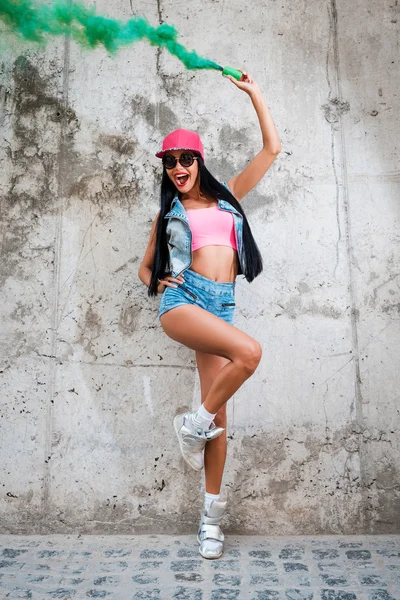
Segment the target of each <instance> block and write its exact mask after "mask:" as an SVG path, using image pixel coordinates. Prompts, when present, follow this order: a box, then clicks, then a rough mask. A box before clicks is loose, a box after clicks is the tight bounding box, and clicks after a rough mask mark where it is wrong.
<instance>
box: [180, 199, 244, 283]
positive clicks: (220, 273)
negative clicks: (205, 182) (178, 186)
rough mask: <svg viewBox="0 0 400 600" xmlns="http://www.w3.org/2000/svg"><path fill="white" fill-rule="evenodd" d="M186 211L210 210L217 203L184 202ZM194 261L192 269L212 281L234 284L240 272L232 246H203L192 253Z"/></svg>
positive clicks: (237, 259)
mask: <svg viewBox="0 0 400 600" xmlns="http://www.w3.org/2000/svg"><path fill="white" fill-rule="evenodd" d="M182 204H183V206H184V208H185V210H197V209H198V208H210V207H211V206H217V205H218V204H217V202H209V203H203V202H198V201H196V202H190V201H189V200H188V201H185V202H182ZM192 257H193V261H192V264H191V265H190V267H189V268H190V269H191V270H192V271H195V272H196V273H199V275H203V277H207V278H208V279H212V280H213V281H219V282H227V283H232V282H233V281H235V279H236V277H237V274H238V271H239V258H238V253H237V250H235V248H232V247H231V246H203V247H202V248H198V250H194V251H193V252H192Z"/></svg>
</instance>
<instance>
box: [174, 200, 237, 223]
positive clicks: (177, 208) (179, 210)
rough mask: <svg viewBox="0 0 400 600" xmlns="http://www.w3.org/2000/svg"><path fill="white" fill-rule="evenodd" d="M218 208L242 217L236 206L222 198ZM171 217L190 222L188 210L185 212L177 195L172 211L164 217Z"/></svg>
mask: <svg viewBox="0 0 400 600" xmlns="http://www.w3.org/2000/svg"><path fill="white" fill-rule="evenodd" d="M218 208H221V209H222V210H228V211H230V212H233V213H235V214H236V215H239V217H241V216H242V215H241V214H240V212H239V211H238V210H236V208H235V207H234V206H232V204H230V202H227V201H226V200H223V199H222V198H218ZM169 217H180V218H181V219H184V220H185V221H188V218H187V214H186V210H185V208H184V206H183V204H182V202H181V201H180V200H179V198H178V195H177V194H176V195H175V196H174V198H173V200H172V202H171V210H170V211H169V212H168V213H167V214H166V215H165V216H164V219H166V218H169ZM188 222H189V221H188Z"/></svg>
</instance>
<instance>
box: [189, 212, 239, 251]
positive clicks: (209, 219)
mask: <svg viewBox="0 0 400 600" xmlns="http://www.w3.org/2000/svg"><path fill="white" fill-rule="evenodd" d="M186 213H187V217H188V220H189V225H190V229H191V232H192V251H194V250H198V248H202V247H203V246H232V248H234V249H235V250H237V246H236V238H235V225H234V222H233V214H232V213H231V212H229V211H226V210H221V209H220V208H219V207H218V206H212V207H211V208H193V209H189V210H187V211H186Z"/></svg>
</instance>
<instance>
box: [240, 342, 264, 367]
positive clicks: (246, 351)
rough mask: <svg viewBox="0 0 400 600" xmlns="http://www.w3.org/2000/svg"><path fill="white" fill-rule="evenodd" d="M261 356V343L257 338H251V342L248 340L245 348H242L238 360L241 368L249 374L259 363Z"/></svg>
mask: <svg viewBox="0 0 400 600" xmlns="http://www.w3.org/2000/svg"><path fill="white" fill-rule="evenodd" d="M261 357H262V348H261V345H260V344H259V343H258V342H257V340H252V342H249V343H248V345H247V346H246V347H245V348H242V352H241V355H240V357H239V360H240V362H241V364H242V366H243V369H244V370H245V371H246V372H247V373H249V374H250V375H251V374H252V373H254V371H255V370H256V369H257V367H258V365H259V364H260V361H261Z"/></svg>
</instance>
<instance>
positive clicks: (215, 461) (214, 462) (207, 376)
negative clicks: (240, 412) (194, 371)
mask: <svg viewBox="0 0 400 600" xmlns="http://www.w3.org/2000/svg"><path fill="white" fill-rule="evenodd" d="M196 360H197V368H198V371H199V378H200V388H201V402H204V400H205V399H206V397H207V394H208V392H209V390H210V388H211V386H212V384H213V381H214V379H215V377H216V376H217V374H218V373H219V372H220V370H221V369H222V368H223V367H224V366H225V365H226V364H227V363H228V362H229V361H228V359H226V358H223V357H221V356H216V355H215V354H206V353H205V352H200V351H197V352H196ZM214 423H215V424H216V425H217V426H218V427H224V428H225V431H224V433H223V434H222V435H220V436H219V437H217V438H216V439H215V440H212V441H209V442H207V444H206V446H205V448H204V476H205V487H206V492H208V493H209V494H219V492H220V489H221V483H222V477H223V474H224V467H225V460H226V450H227V444H226V404H224V405H223V406H222V408H220V409H219V411H218V412H217V415H216V417H215V419H214Z"/></svg>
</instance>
